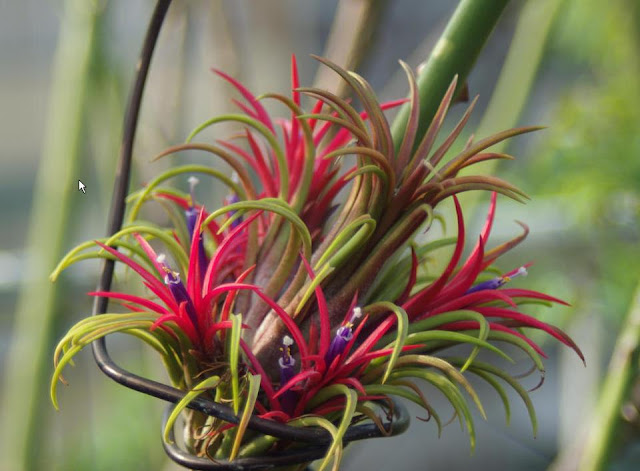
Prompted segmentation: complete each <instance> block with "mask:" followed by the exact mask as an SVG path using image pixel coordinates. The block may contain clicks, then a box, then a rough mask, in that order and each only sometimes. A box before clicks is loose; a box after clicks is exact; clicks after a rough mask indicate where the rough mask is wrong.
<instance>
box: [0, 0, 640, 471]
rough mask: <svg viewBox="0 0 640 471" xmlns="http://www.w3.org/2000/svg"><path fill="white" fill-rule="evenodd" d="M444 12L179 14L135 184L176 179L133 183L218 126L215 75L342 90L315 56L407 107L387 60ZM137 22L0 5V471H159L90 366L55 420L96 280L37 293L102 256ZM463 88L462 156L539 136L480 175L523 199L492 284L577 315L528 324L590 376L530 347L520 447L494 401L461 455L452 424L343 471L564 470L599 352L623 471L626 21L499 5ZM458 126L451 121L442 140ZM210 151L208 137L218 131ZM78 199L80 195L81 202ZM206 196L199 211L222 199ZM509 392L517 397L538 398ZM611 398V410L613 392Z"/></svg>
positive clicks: (87, 4)
mask: <svg viewBox="0 0 640 471" xmlns="http://www.w3.org/2000/svg"><path fill="white" fill-rule="evenodd" d="M456 4H457V2H451V1H449V0H428V1H427V0H395V1H376V0H359V1H358V0H342V1H336V0H327V1H313V0H305V1H293V0H287V1H285V0H277V1H271V2H255V1H254V2H252V1H248V0H242V1H222V0H189V1H180V0H175V1H174V4H173V5H172V7H171V9H170V12H169V16H168V18H167V21H166V23H165V25H164V27H163V30H162V32H161V35H160V39H159V42H158V46H157V50H156V54H155V57H154V60H153V62H152V67H151V73H150V77H149V81H148V86H147V90H146V94H145V97H144V101H143V106H142V114H141V118H140V126H139V132H138V137H137V141H136V145H135V149H134V159H135V171H134V177H133V182H134V183H133V184H134V185H136V186H137V185H139V184H140V183H141V182H144V181H145V180H146V179H148V178H149V177H150V176H152V175H154V174H157V173H158V172H159V171H160V170H162V169H163V168H166V166H167V165H171V162H170V161H167V162H162V163H150V162H149V160H150V158H151V157H152V156H153V155H154V154H156V153H157V152H158V151H160V150H162V149H163V148H165V147H167V146H168V145H172V144H176V143H178V142H181V141H182V140H184V138H185V136H186V135H187V133H188V132H189V131H190V130H191V129H192V128H194V127H195V126H196V125H197V124H199V123H200V122H202V121H204V120H205V119H207V118H210V117H212V116H214V115H216V114H220V113H222V112H225V111H229V110H230V109H231V106H232V105H231V103H230V100H231V99H232V98H233V93H232V91H231V89H230V87H229V86H228V85H226V84H225V83H224V82H223V81H222V80H220V79H219V78H216V76H214V74H212V73H211V72H210V70H209V69H210V68H211V67H215V68H218V69H221V70H224V71H225V72H227V73H229V74H230V75H232V76H233V77H236V78H238V79H240V80H241V81H242V82H243V83H244V84H245V85H247V86H248V87H249V88H250V89H251V90H252V91H254V92H255V93H257V94H259V93H263V92H267V91H277V92H281V93H287V92H288V91H289V89H290V84H289V80H290V79H289V77H290V70H289V62H290V56H291V54H295V55H296V56H297V57H298V64H299V68H300V74H301V83H302V84H312V83H319V84H322V85H323V86H325V87H329V88H332V89H335V90H339V87H340V84H339V82H338V81H336V80H335V77H332V76H331V75H330V74H326V73H325V72H322V71H318V64H317V63H316V62H315V61H314V60H313V59H311V58H310V57H309V54H311V53H314V54H323V55H326V56H328V57H329V58H332V59H334V60H336V61H337V62H339V63H341V64H343V65H346V66H348V67H349V68H352V69H355V70H357V71H359V72H360V73H361V74H362V75H363V76H364V77H365V78H366V79H367V80H369V81H370V82H371V84H372V85H373V87H374V89H375V90H377V91H378V93H379V95H380V97H381V99H383V100H385V99H392V98H398V97H402V96H405V95H406V93H407V85H406V79H405V78H404V75H403V74H402V73H401V69H400V67H399V66H398V63H397V61H398V59H403V60H405V61H407V62H408V63H409V64H410V65H411V66H413V67H418V66H419V64H420V63H421V62H422V61H424V60H425V59H426V58H427V57H428V54H429V52H430V50H431V48H432V46H433V44H434V43H435V41H436V40H437V38H438V36H439V34H440V33H441V32H442V30H443V28H444V26H445V25H446V22H447V20H448V18H449V17H450V15H451V13H452V12H453V10H454V8H455V6H456ZM152 7H153V2H151V1H150V0H129V1H126V2H125V1H115V0H109V1H108V0H96V1H86V0H57V1H43V0H23V1H21V2H3V3H2V15H0V38H1V41H0V63H1V64H2V66H1V67H0V129H1V130H2V139H1V140H0V218H1V220H2V221H3V223H2V224H0V267H1V269H0V358H1V361H0V381H1V382H0V406H1V409H0V411H1V419H0V422H1V427H2V434H1V435H0V469H1V470H3V471H5V470H6V471H14V470H22V469H24V470H39V469H47V470H89V469H91V470H95V471H97V470H113V469H118V470H120V471H125V470H146V469H149V470H151V469H154V470H158V469H162V470H171V469H176V468H175V466H174V465H172V464H170V463H168V460H167V459H166V458H165V455H164V452H163V451H162V446H161V439H160V413H161V411H162V408H163V406H164V405H163V404H161V403H160V402H159V401H156V400H151V399H149V398H145V397H143V396H142V395H140V394H139V393H136V392H133V391H129V390H126V389H124V388H122V387H120V386H118V385H116V384H115V383H112V382H110V381H109V380H108V379H107V378H106V377H104V376H103V375H102V374H101V373H100V372H99V371H98V369H97V368H96V367H95V364H94V362H93V359H92V357H91V353H90V351H89V350H87V351H85V352H82V353H81V354H80V355H78V357H77V362H76V363H77V367H76V368H69V369H68V370H67V376H66V378H67V380H68V381H69V382H70V386H69V387H65V388H62V389H61V391H60V404H61V409H62V410H61V412H56V411H54V409H53V407H52V406H51V403H50V400H49V397H48V388H49V381H50V376H51V373H52V366H51V365H52V352H53V348H54V346H55V344H56V343H57V341H58V339H59V338H60V337H61V336H62V335H63V333H64V332H66V330H67V329H68V328H69V327H70V326H71V325H72V324H73V323H75V322H77V321H78V320H79V319H81V318H83V317H85V316H86V315H88V314H89V313H90V311H91V300H90V299H89V297H88V296H85V295H84V293H85V292H87V291H90V290H92V289H93V288H94V286H95V283H96V280H97V273H98V264H97V263H95V262H94V261H87V262H84V263H82V264H78V265H76V266H74V267H73V268H72V269H70V270H68V271H67V272H65V274H64V275H63V276H62V278H61V280H60V281H58V283H57V284H56V285H51V284H50V283H49V281H48V274H49V273H50V272H51V270H52V269H53V268H54V266H55V264H56V263H57V261H58V260H59V259H60V258H61V256H62V255H63V254H64V253H66V251H68V250H69V249H70V248H72V247H73V246H75V245H76V244H78V243H80V242H82V241H85V240H89V239H91V238H95V237H101V236H103V235H104V234H105V230H106V217H107V211H108V205H109V201H110V193H111V189H112V184H113V179H114V168H115V160H116V158H117V155H118V149H119V142H120V141H119V140H120V135H121V126H122V115H123V112H124V104H125V100H126V96H127V93H128V89H129V86H130V83H131V81H132V78H133V73H134V67H135V63H136V60H137V54H138V51H139V48H140V46H141V43H142V38H143V35H144V31H145V28H146V24H147V22H148V18H149V16H150V13H151V9H152ZM469 88H470V92H471V95H472V96H473V95H476V94H479V95H480V101H479V105H478V107H477V108H476V111H475V112H474V117H473V118H472V122H471V123H470V124H469V125H468V126H467V129H468V130H473V131H474V132H475V133H476V136H477V137H478V138H482V137H485V136H486V135H488V134H490V133H492V132H496V131H499V130H502V129H505V128H508V127H513V126H516V125H532V124H542V125H545V126H548V128H547V129H545V130H543V131H540V132H537V133H534V134H531V135H527V136H524V137H518V138H516V139H514V140H512V141H511V142H510V143H509V144H508V148H506V149H505V148H504V147H503V148H502V149H501V150H502V151H505V150H506V151H508V152H509V153H510V154H512V155H515V156H516V157H517V160H516V161H514V162H506V163H502V164H500V166H499V167H498V168H496V169H490V168H486V169H485V170H486V171H495V172H496V173H497V174H498V175H499V176H501V177H503V178H505V179H507V180H509V181H510V182H512V183H514V184H516V185H517V186H519V187H520V188H521V189H523V190H524V191H525V192H527V193H528V194H529V195H530V196H531V197H532V200H531V201H530V202H528V203H527V204H526V205H524V206H523V205H520V204H517V203H512V202H510V201H506V199H504V198H503V199H501V200H500V203H499V209H498V221H499V224H498V226H497V227H496V231H495V233H494V234H493V237H494V239H493V242H494V243H495V244H498V243H500V242H502V241H504V240H506V239H508V238H511V237H513V236H514V235H516V234H517V233H518V229H519V228H518V226H517V225H516V224H515V223H514V222H513V221H514V220H515V219H518V220H521V221H524V222H526V223H527V224H528V225H529V226H530V227H531V234H530V237H529V238H528V239H527V241H526V242H525V243H524V244H523V245H522V246H521V247H519V249H518V250H516V251H514V253H513V254H510V255H509V257H508V258H507V259H506V260H505V261H504V262H503V263H504V264H505V267H506V268H509V267H510V266H511V265H513V266H518V265H519V264H522V263H526V262H528V261H531V260H533V261H535V265H534V266H533V267H532V268H531V270H530V273H531V275H530V278H529V280H528V282H529V283H530V286H531V287H532V288H533V289H539V290H541V291H546V292H548V293H550V294H553V295H554V296H558V297H561V298H563V299H565V300H567V301H569V302H570V303H571V304H572V307H571V308H561V307H554V308H553V309H550V310H548V309H547V310H540V311H539V312H537V311H535V309H533V308H532V309H531V312H535V313H538V314H539V315H540V316H541V318H543V319H544V320H546V321H552V322H553V323H554V324H555V325H558V326H560V327H562V328H564V329H566V330H567V332H569V333H570V334H571V335H572V336H573V338H574V339H575V340H576V342H577V343H578V344H579V345H580V347H581V348H582V349H583V351H584V353H585V356H586V358H587V367H586V368H585V367H584V366H583V365H582V363H581V362H580V360H579V359H578V358H577V357H576V356H575V354H573V353H572V352H571V351H568V350H566V349H560V348H558V347H557V345H555V344H554V343H551V342H549V343H548V344H547V343H546V342H545V339H544V338H542V337H541V338H540V341H541V342H542V343H543V347H544V348H545V350H546V352H547V353H548V355H549V360H548V362H547V374H546V381H545V384H544V385H543V387H542V388H541V389H539V390H538V391H536V392H535V393H533V394H532V399H533V401H534V404H535V406H536V409H537V412H538V419H539V431H538V434H537V437H533V435H532V431H531V425H530V423H529V420H528V417H527V414H526V409H525V408H524V406H523V404H522V403H521V401H520V399H519V398H518V397H515V396H514V397H511V399H512V409H513V416H512V419H511V424H510V425H509V426H507V425H505V417H504V410H503V409H502V404H501V403H500V401H499V398H498V397H497V396H496V395H495V393H494V392H493V391H490V390H488V389H487V388H483V387H482V385H480V384H479V385H478V390H479V393H480V396H481V398H482V399H483V403H484V405H485V407H486V409H487V413H488V416H489V420H488V421H486V422H485V421H483V420H482V419H481V418H480V417H479V416H478V417H477V422H476V424H477V429H478V444H477V449H476V451H475V453H474V455H471V454H470V452H469V445H468V437H466V436H465V434H464V433H462V432H461V431H460V429H459V428H458V427H457V426H456V425H455V423H454V424H452V425H451V426H449V427H446V428H445V429H444V431H443V434H442V437H441V438H439V439H438V437H437V430H436V427H435V424H433V423H423V422H420V421H418V420H414V421H413V423H412V425H411V428H410V429H409V431H408V432H407V433H405V434H404V435H402V436H399V437H395V438H392V439H380V440H372V441H369V442H368V443H360V444H358V445H356V446H352V447H350V448H349V449H348V451H347V454H346V457H345V459H344V462H343V469H345V470H358V469H382V470H386V469H394V470H395V471H404V470H413V469H427V470H441V469H468V468H474V469H523V470H543V469H578V468H577V466H578V465H577V463H578V461H579V457H580V456H582V454H583V453H584V449H585V446H587V445H585V444H586V443H588V442H587V440H588V436H589V434H590V433H591V432H590V430H591V429H594V428H595V429H597V430H602V429H603V427H602V426H601V423H600V422H598V420H599V417H601V416H602V414H605V412H606V410H605V408H603V406H602V405H600V406H598V405H597V399H598V395H599V394H600V391H601V389H602V385H603V384H604V378H605V377H607V374H609V377H615V373H616V371H615V369H614V368H609V361H610V358H611V356H612V352H614V351H615V352H616V353H615V354H616V355H617V358H620V354H622V360H625V361H627V363H628V364H629V367H628V368H626V369H625V370H624V375H623V377H622V378H620V379H619V382H620V385H621V386H620V388H619V391H618V394H617V396H616V395H615V394H614V395H613V396H611V397H615V398H618V399H619V401H618V402H616V401H613V402H612V404H613V406H612V407H613V413H612V414H610V416H611V417H613V419H614V421H615V423H616V424H617V426H616V428H615V434H614V438H615V440H614V444H613V446H611V453H610V458H611V459H610V463H609V465H608V466H607V469H616V470H618V469H619V470H623V469H638V468H637V467H638V464H639V463H640V426H639V423H640V422H639V421H638V407H637V404H638V403H640V400H639V398H640V386H638V384H637V383H638V382H637V380H636V379H635V378H636V375H637V372H638V360H637V352H638V338H637V336H638V334H637V333H636V336H635V337H634V336H633V335H630V337H628V338H627V339H626V340H625V341H626V342H627V343H626V345H627V347H628V348H626V350H624V349H622V350H620V349H618V350H615V345H616V339H617V338H618V336H619V335H620V333H621V332H622V333H626V334H630V333H631V334H632V333H633V332H634V329H633V323H632V322H631V321H632V320H633V318H634V316H635V319H636V320H635V322H636V330H637V325H638V323H640V320H638V318H639V316H640V314H639V313H638V311H639V310H640V307H639V306H638V305H639V304H640V302H638V301H636V302H635V304H634V303H633V296H634V290H635V289H636V285H637V283H638V280H639V275H640V263H639V260H640V247H639V241H640V226H639V224H638V221H639V220H640V219H639V217H640V132H639V130H640V2H638V1H637V0H611V1H609V2H607V3H606V6H605V5H604V4H603V2H599V1H597V0H536V1H529V2H525V1H523V0H513V1H512V2H511V3H510V5H509V6H508V8H507V10H506V11H505V14H504V15H503V17H502V18H501V21H500V22H499V24H498V26H497V28H496V30H495V31H494V34H493V35H492V37H491V38H490V40H489V42H488V44H487V46H486V48H485V50H484V52H483V53H482V55H481V56H480V58H479V60H478V63H477V65H476V67H475V70H474V72H473V73H472V74H471V76H470V78H469ZM463 108H464V107H463V106H460V105H458V106H456V107H455V108H454V109H453V110H452V113H451V115H452V121H451V123H449V125H450V126H453V125H454V124H455V121H454V119H455V117H456V116H460V114H461V112H462V109H463ZM276 109H277V108H276ZM215 132H216V133H218V134H214V133H212V134H210V137H223V136H225V135H227V134H228V133H229V132H233V128H232V127H229V128H224V127H220V128H216V131H215ZM465 140H466V138H465V137H463V138H462V139H461V141H463V142H464V141H465ZM188 158H193V160H194V161H197V160H198V158H197V157H188ZM199 161H202V158H201V157H200V160H199ZM78 179H80V180H82V182H83V183H84V184H85V185H86V194H83V193H81V192H79V191H78V186H77V185H78V184H77V180H78ZM199 191H200V189H199ZM209 191H210V194H209V195H208V197H209V199H208V200H209V201H214V202H216V203H218V202H220V201H221V199H222V197H223V196H224V195H221V194H219V193H217V192H216V189H215V188H211V189H210V190H209ZM486 196H487V195H478V196H476V197H473V198H467V200H466V201H467V202H468V205H473V204H475V203H476V199H477V202H479V203H480V207H479V209H480V211H477V213H478V214H477V215H475V216H474V217H473V220H474V221H475V227H476V230H475V231H474V230H473V225H472V229H471V230H470V231H469V232H470V234H475V233H476V232H477V227H478V226H479V225H480V223H481V219H482V214H480V213H482V211H483V210H484V208H485V207H486V201H487V198H486ZM634 306H635V308H634ZM629 318H630V319H631V320H629ZM634 342H635V343H634ZM109 346H110V348H111V350H112V351H114V352H115V354H114V355H115V358H116V360H117V361H119V362H121V363H122V364H123V366H126V367H129V368H131V369H132V370H134V371H137V372H141V373H142V374H148V375H152V376H159V375H161V373H160V371H159V365H157V363H156V362H155V357H154V356H153V354H152V353H150V352H148V351H146V350H142V349H141V348H140V347H139V345H138V344H137V343H136V342H130V341H127V339H121V338H114V339H110V341H109ZM621 352H622V353H621ZM632 353H633V355H632ZM625 355H626V356H625ZM520 366H522V367H523V369H525V368H524V367H526V365H525V364H524V363H523V364H522V365H520ZM614 366H616V363H615V362H614ZM614 379H615V378H614ZM524 383H525V385H529V386H533V385H534V384H535V383H536V379H535V378H528V379H526V380H524ZM529 383H531V384H529ZM610 384H613V385H614V386H612V388H610V389H612V390H615V384H618V383H610ZM607 397H608V396H607ZM434 400H435V401H436V404H437V401H438V399H437V398H436V399H434ZM605 402H606V401H605ZM412 413H413V415H414V416H415V415H419V412H418V411H417V410H414V409H412ZM443 415H444V416H446V413H444V414H443Z"/></svg>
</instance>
